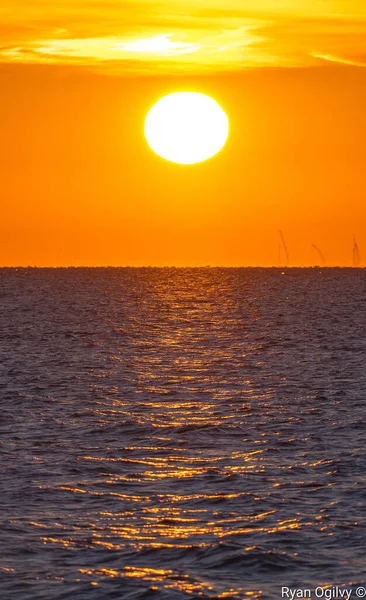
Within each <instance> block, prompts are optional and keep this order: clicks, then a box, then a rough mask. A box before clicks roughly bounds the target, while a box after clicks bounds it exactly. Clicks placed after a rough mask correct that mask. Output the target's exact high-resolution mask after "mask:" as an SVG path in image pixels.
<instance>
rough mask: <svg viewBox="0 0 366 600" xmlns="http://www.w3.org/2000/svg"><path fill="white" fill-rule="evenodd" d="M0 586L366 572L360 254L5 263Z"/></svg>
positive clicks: (365, 337)
mask: <svg viewBox="0 0 366 600" xmlns="http://www.w3.org/2000/svg"><path fill="white" fill-rule="evenodd" d="M0 302H1V313H0V328H1V331H0V334H1V340H0V362H1V367H0V387H1V392H0V394H1V414H0V416H1V483H0V486H1V493H0V508H1V521H2V523H1V530H0V533H1V535H0V537H1V552H0V556H1V559H0V574H1V583H0V597H1V599H2V600H13V599H14V600H41V599H44V600H61V599H72V600H77V599H80V600H84V599H88V600H89V599H90V600H104V599H106V600H107V599H125V600H138V599H140V598H141V599H143V598H144V599H148V598H151V599H157V600H160V599H161V600H184V599H190V598H202V599H209V598H210V599H214V598H216V599H218V598H225V599H242V598H247V597H248V598H280V597H281V594H280V590H281V586H289V587H292V588H299V587H312V588H314V587H316V586H317V585H319V586H325V585H331V586H333V585H340V586H345V587H344V589H345V588H346V587H347V586H348V587H350V586H357V585H359V584H361V583H364V582H365V581H366V561H365V525H366V518H365V498H366V477H365V472H366V471H365V467H366V464H365V463H366V460H365V453H364V443H365V421H364V413H365V401H366V361H365V358H366V270H362V269H323V270H319V269H286V270H285V271H283V272H282V271H281V270H278V269H209V268H207V269H168V268H167V269H60V270H56V269H55V270H53V269H18V270H15V269H2V270H0Z"/></svg>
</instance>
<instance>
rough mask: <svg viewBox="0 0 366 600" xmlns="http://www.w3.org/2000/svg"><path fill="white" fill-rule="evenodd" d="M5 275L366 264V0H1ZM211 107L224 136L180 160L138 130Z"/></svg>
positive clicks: (0, 244)
mask: <svg viewBox="0 0 366 600" xmlns="http://www.w3.org/2000/svg"><path fill="white" fill-rule="evenodd" d="M0 76H1V95H0V122H1V138H0V182H1V187H0V190H1V202H2V212H1V216H2V218H1V221H0V264H1V265H4V266H15V265H40V266H65V265H122V266H123V265H134V266H138V265H177V266H180V265H207V264H211V265H234V266H236V265H243V266H246V265H264V266H271V265H276V264H278V243H279V234H278V231H279V229H281V230H282V231H283V232H284V235H285V238H286V241H287V244H288V246H289V251H290V264H292V265H300V266H306V265H312V264H316V263H318V262H319V261H318V258H317V256H316V255H315V253H314V250H313V249H312V247H311V246H312V244H316V245H317V246H318V247H319V248H320V249H321V250H322V252H323V253H324V255H325V257H326V262H327V264H329V265H350V264H351V263H352V244H353V234H356V237H357V241H358V244H359V246H360V249H361V256H362V255H363V258H364V259H365V262H366V211H365V202H366V181H365V173H366V159H365V146H366V142H365V140H366V116H365V115H366V111H365V106H366V2H365V1H364V0H298V1H286V0H272V1H270V0H249V1H248V2H243V1H242V0H240V1H239V0H225V1H224V0H212V1H204V0H189V1H188V2H187V1H186V0H185V1H184V2H183V0H172V1H170V2H164V0H162V1H161V2H156V1H155V0H145V1H141V2H139V1H137V0H133V1H130V2H128V1H127V2H125V1H124V2H121V1H113V0H109V1H108V0H107V1H106V2H98V1H94V2H91V1H86V0H79V1H75V2H73V1H71V0H63V1H62V2H61V1H59V2H55V3H45V2H41V1H40V0H38V1H33V0H23V1H20V0H11V1H10V0H3V2H2V4H1V8H0ZM184 90H187V91H200V92H203V93H207V94H209V95H211V96H213V97H214V98H215V99H216V100H217V101H218V102H219V103H220V104H221V106H222V107H223V108H224V110H225V111H226V113H227V115H228V117H229V120H230V137H229V140H228V143H227V145H226V146H225V148H224V149H223V150H222V151H221V153H219V154H218V155H217V156H216V157H214V158H213V159H210V160H209V161H207V162H204V163H200V164H198V165H190V166H183V165H177V164H173V163H169V162H166V161H164V160H162V159H161V158H159V157H158V156H156V155H155V154H154V153H153V152H152V151H151V150H150V149H149V147H148V145H147V143H146V141H145V139H144V135H143V125H144V119H145V117H146V114H147V112H148V111H149V109H150V108H151V106H152V105H153V104H154V102H156V101H157V100H158V99H159V98H160V97H161V96H163V95H165V94H168V93H170V92H174V91H184Z"/></svg>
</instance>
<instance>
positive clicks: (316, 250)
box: [311, 244, 325, 267]
mask: <svg viewBox="0 0 366 600" xmlns="http://www.w3.org/2000/svg"><path fill="white" fill-rule="evenodd" d="M311 247H312V248H313V250H315V252H316V253H317V255H318V256H319V257H320V260H321V262H322V266H323V267H324V265H325V256H324V254H323V252H322V251H321V250H320V249H319V248H318V246H315V244H311Z"/></svg>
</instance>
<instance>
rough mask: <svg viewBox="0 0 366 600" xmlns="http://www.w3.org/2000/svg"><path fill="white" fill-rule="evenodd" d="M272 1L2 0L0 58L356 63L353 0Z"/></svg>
mask: <svg viewBox="0 0 366 600" xmlns="http://www.w3.org/2000/svg"><path fill="white" fill-rule="evenodd" d="M273 4H274V3H273V0H256V2H254V0H253V1H252V2H250V1H249V2H248V3H247V4H246V6H245V9H243V4H242V2H241V1H240V2H239V0H225V1H224V0H213V1H212V4H211V6H210V8H207V5H206V3H205V2H204V1H203V0H194V1H193V0H188V4H187V3H186V2H185V3H183V0H173V1H171V2H169V3H166V2H164V1H162V2H160V3H158V2H156V1H155V0H150V1H149V0H144V1H142V2H139V1H138V0H134V1H131V0H130V1H127V2H123V3H121V2H120V0H118V1H117V0H116V1H115V2H114V1H111V0H109V1H108V2H106V3H103V4H102V3H98V2H94V3H90V2H87V1H86V0H79V1H78V2H72V0H67V1H65V2H62V3H57V4H55V5H52V6H50V7H49V10H48V13H47V12H46V13H45V7H44V2H41V1H40V0H37V1H35V0H32V1H31V2H28V1H25V0H12V2H11V4H10V0H3V6H2V10H1V12H0V35H1V39H2V41H3V47H2V48H0V62H3V63H4V62H5V63H6V62H15V63H19V62H25V63H30V62H34V63H36V64H45V63H46V64H50V63H54V64H66V65H67V64H75V62H77V63H78V64H80V65H84V66H85V67H92V68H93V67H95V66H98V68H100V67H102V66H103V65H104V66H105V69H106V70H110V69H111V68H113V70H114V71H116V70H119V71H120V72H121V73H123V72H124V71H126V72H130V65H131V61H135V63H136V64H139V65H140V64H142V63H144V65H146V68H147V69H148V70H149V71H150V72H160V71H161V70H164V71H166V70H168V71H169V70H170V71H171V72H176V71H180V70H186V71H187V72H199V71H207V70H210V69H211V70H214V71H220V70H221V71H228V70H230V71H232V70H241V69H243V68H251V67H252V68H258V67H261V66H265V67H268V66H273V67H278V66H280V67H302V66H303V67H305V66H311V65H319V64H321V63H323V62H338V63H343V64H345V65H347V64H349V65H355V66H364V61H363V56H364V55H366V16H363V13H364V9H363V8H362V3H361V0H359V1H358V0H347V2H346V1H345V0H316V1H315V0H306V1H305V0H299V2H298V3H297V7H296V9H297V14H294V7H293V4H294V3H293V2H292V1H290V0H278V2H277V3H276V12H273ZM357 8H358V9H359V14H357ZM10 9H12V10H10ZM271 9H272V10H271ZM362 11H363V12H362ZM45 15H46V16H45ZM360 57H362V58H360ZM144 68H145V67H144ZM138 72H140V70H139V69H138Z"/></svg>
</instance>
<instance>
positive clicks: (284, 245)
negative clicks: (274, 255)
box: [279, 230, 290, 267]
mask: <svg viewBox="0 0 366 600" xmlns="http://www.w3.org/2000/svg"><path fill="white" fill-rule="evenodd" d="M282 248H283V249H284V251H285V256H286V265H285V266H286V267H288V265H289V262H290V254H289V251H288V248H287V246H286V242H285V238H284V235H283V233H282V231H281V230H280V246H279V256H280V259H281V254H282V253H281V249H282Z"/></svg>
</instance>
